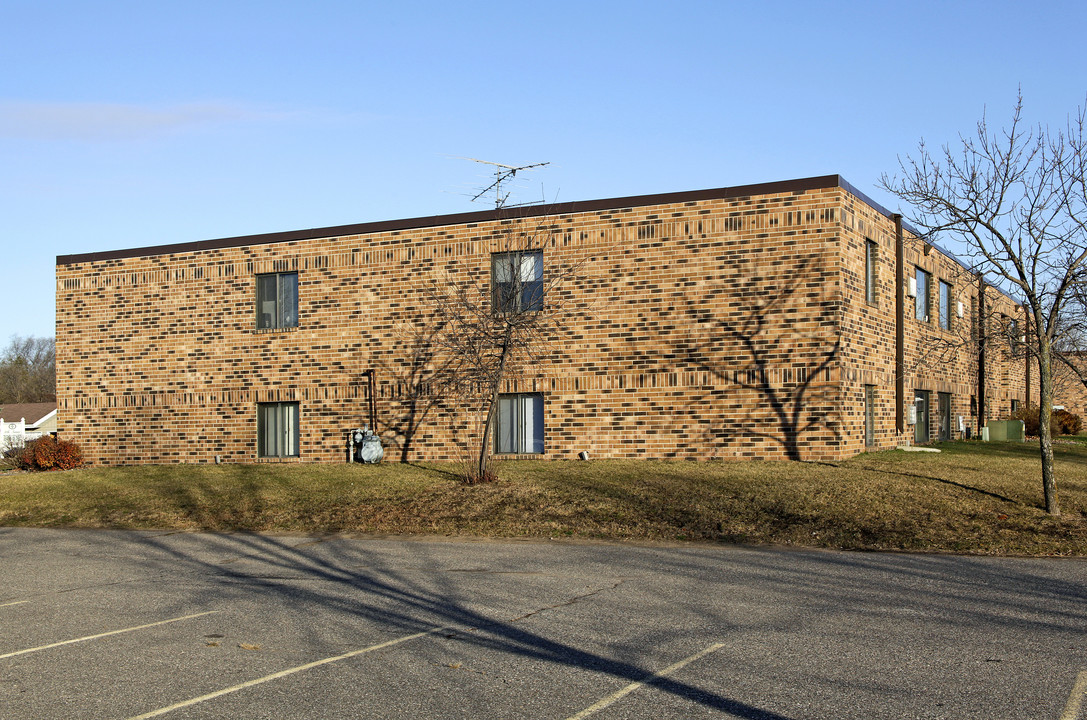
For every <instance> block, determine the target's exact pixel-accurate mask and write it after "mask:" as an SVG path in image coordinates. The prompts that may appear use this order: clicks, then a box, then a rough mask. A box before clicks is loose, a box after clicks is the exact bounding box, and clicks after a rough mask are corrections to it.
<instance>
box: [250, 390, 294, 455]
mask: <svg viewBox="0 0 1087 720" xmlns="http://www.w3.org/2000/svg"><path fill="white" fill-rule="evenodd" d="M257 455H258V456H259V457H262V458H272V457H298V403H296V402H271V403H258V404H257Z"/></svg>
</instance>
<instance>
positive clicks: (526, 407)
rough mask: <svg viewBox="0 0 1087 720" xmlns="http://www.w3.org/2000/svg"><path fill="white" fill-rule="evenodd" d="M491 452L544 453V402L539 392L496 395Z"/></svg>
mask: <svg viewBox="0 0 1087 720" xmlns="http://www.w3.org/2000/svg"><path fill="white" fill-rule="evenodd" d="M494 451H495V452H496V453H501V454H519V455H528V454H533V455H539V454H542V453H543V451H544V403H543V395H541V394H540V393H513V394H508V395H499V396H498V409H497V412H496V413H495V432H494Z"/></svg>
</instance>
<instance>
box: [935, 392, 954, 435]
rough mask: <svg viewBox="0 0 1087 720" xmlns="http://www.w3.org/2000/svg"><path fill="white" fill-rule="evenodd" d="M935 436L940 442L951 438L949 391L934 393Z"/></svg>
mask: <svg viewBox="0 0 1087 720" xmlns="http://www.w3.org/2000/svg"><path fill="white" fill-rule="evenodd" d="M936 415H937V418H936V433H937V434H936V437H937V439H938V440H939V441H940V442H947V441H949V440H950V439H951V393H937V394H936Z"/></svg>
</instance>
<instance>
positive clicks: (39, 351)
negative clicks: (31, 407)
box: [0, 335, 57, 404]
mask: <svg viewBox="0 0 1087 720" xmlns="http://www.w3.org/2000/svg"><path fill="white" fill-rule="evenodd" d="M56 359H57V355H56V343H55V341H54V340H53V338H39V337H33V336H31V337H25V338H24V337H19V336H18V335H16V336H14V337H12V338H11V342H10V343H9V344H8V346H7V348H5V349H4V351H3V354H2V355H0V404H11V403H33V402H51V401H53V400H56V399H57V364H56Z"/></svg>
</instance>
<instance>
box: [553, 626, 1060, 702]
mask: <svg viewBox="0 0 1087 720" xmlns="http://www.w3.org/2000/svg"><path fill="white" fill-rule="evenodd" d="M724 646H725V644H724V643H714V644H713V645H710V646H709V647H708V648H706V649H705V650H702V651H701V652H696V653H695V654H694V655H691V656H690V657H686V658H683V659H682V660H680V661H679V662H677V663H672V664H671V665H669V666H668V667H666V668H664V669H663V670H659V671H657V672H655V673H653V674H652V675H649V676H647V677H646V678H645V679H644V680H639V681H638V682H633V683H631V684H630V685H627V686H626V687H625V688H623V689H622V690H619V691H618V692H614V693H612V694H611V695H608V696H607V697H606V698H604V699H603V700H601V701H600V702H597V703H594V704H592V705H590V706H589V707H587V708H585V709H584V710H582V711H581V712H579V713H578V714H577V715H571V716H570V717H569V718H567V720H581V718H587V717H589V716H590V715H592V714H593V713H596V712H599V711H601V710H603V709H604V708H606V707H607V706H609V705H611V704H612V703H614V702H615V701H616V700H619V699H620V698H623V697H625V696H627V695H629V694H630V693H632V692H634V691H635V690H637V689H638V688H640V687H642V686H643V685H645V684H647V683H651V682H653V681H654V680H659V679H660V678H662V677H667V676H668V675H671V674H672V673H674V672H675V671H676V670H679V669H680V668H681V667H684V666H685V665H690V664H691V663H693V662H694V661H695V660H698V659H699V658H701V657H705V656H706V655H709V654H710V653H711V652H713V651H714V650H717V649H719V648H722V647H724ZM1062 720H1063V718H1062Z"/></svg>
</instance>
